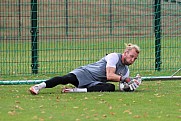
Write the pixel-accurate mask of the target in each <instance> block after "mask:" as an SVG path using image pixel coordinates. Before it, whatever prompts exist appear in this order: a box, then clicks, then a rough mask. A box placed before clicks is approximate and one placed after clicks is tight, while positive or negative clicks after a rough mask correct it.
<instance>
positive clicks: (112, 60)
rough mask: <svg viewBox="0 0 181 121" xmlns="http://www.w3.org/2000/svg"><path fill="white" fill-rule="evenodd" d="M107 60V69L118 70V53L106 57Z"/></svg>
mask: <svg viewBox="0 0 181 121" xmlns="http://www.w3.org/2000/svg"><path fill="white" fill-rule="evenodd" d="M105 60H106V61H107V64H106V67H113V68H116V64H117V62H118V61H119V56H118V55H117V54H116V53H110V54H108V55H107V56H106V57H105Z"/></svg>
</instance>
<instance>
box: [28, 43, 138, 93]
mask: <svg viewBox="0 0 181 121" xmlns="http://www.w3.org/2000/svg"><path fill="white" fill-rule="evenodd" d="M125 45H126V48H125V50H124V52H123V53H122V54H121V53H110V54H107V55H106V56H105V57H103V58H102V59H100V60H99V61H97V62H95V63H92V64H88V65H85V66H81V67H79V68H76V69H74V70H73V71H71V72H69V73H68V74H67V75H64V76H57V77H53V78H51V79H49V80H46V81H45V82H42V83H40V84H36V85H34V86H32V87H30V89H29V91H30V92H31V93H32V94H35V95H36V94H38V93H39V91H40V90H41V89H43V88H53V87H55V86H57V85H59V84H62V85H66V84H72V85H74V86H75V88H65V89H63V90H62V92H105V91H108V92H111V91H115V85H114V84H112V83H108V82H119V83H120V90H122V91H134V90H135V89H136V88H137V87H138V86H139V85H140V84H141V80H140V79H131V78H129V68H128V66H129V65H131V64H133V63H134V62H135V60H136V59H137V58H138V55H139V52H140V48H139V47H138V46H137V45H135V44H131V43H129V44H125Z"/></svg>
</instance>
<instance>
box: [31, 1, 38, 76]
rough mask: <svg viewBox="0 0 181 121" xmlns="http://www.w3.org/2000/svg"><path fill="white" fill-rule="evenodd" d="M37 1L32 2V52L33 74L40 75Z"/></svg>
mask: <svg viewBox="0 0 181 121" xmlns="http://www.w3.org/2000/svg"><path fill="white" fill-rule="evenodd" d="M37 33H38V29H37V0H31V34H32V35H31V49H32V50H31V51H32V65H31V67H32V73H33V74H37V73H38V42H37Z"/></svg>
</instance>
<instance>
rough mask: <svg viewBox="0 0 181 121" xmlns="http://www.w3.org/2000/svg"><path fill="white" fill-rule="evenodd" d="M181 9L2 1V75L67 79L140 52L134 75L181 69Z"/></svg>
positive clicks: (111, 2) (123, 2) (157, 4)
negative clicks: (132, 46)
mask: <svg viewBox="0 0 181 121" xmlns="http://www.w3.org/2000/svg"><path fill="white" fill-rule="evenodd" d="M180 8H181V4H180V2H179V1H175V2H173V1H166V0H164V1H162V0H155V1H152V0H146V1H145V0H51V1H49V0H31V1H30V0H1V1H0V18H1V21H0V53H1V58H0V66H1V70H0V74H1V75H4V76H19V75H22V76H26V75H29V74H32V73H33V74H64V73H67V72H69V71H71V70H72V69H74V68H76V67H78V66H80V65H85V64H88V63H91V62H94V61H97V60H98V59H100V58H101V57H103V56H104V55H105V54H106V53H110V52H114V51H116V52H122V51H123V49H124V43H128V42H131V43H136V44H138V45H139V46H140V47H141V54H140V56H139V59H138V61H137V62H136V63H135V64H134V65H132V66H131V67H130V68H131V70H133V71H138V70H139V71H142V72H151V71H162V72H164V71H170V72H172V71H174V70H176V69H178V68H179V67H181V63H180V59H181V54H180V51H181V48H180V46H181V40H180V38H181V37H180V36H181V9H180Z"/></svg>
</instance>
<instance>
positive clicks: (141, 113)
mask: <svg viewBox="0 0 181 121" xmlns="http://www.w3.org/2000/svg"><path fill="white" fill-rule="evenodd" d="M115 85H116V86H117V84H115ZM30 86H31V85H0V95H1V96H0V102H1V103H0V115H1V116H0V120H1V121H11V120H13V121H31V120H34V121H50V120H53V121H85V120H86V121H97V120H99V121H101V120H104V121H105V120H106V121H131V120H134V121H179V120H180V119H181V94H180V87H181V82H180V81H150V82H149V81H147V82H143V84H142V85H141V86H140V87H139V88H138V90H137V91H136V92H131V93H128V92H118V91H116V92H104V93H103V92H92V93H61V88H62V86H57V87H55V88H51V89H44V90H41V92H40V94H39V95H35V96H34V95H31V94H30V93H29V92H28V91H27V90H28V88H29V87H30ZM69 86H70V85H69Z"/></svg>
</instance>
